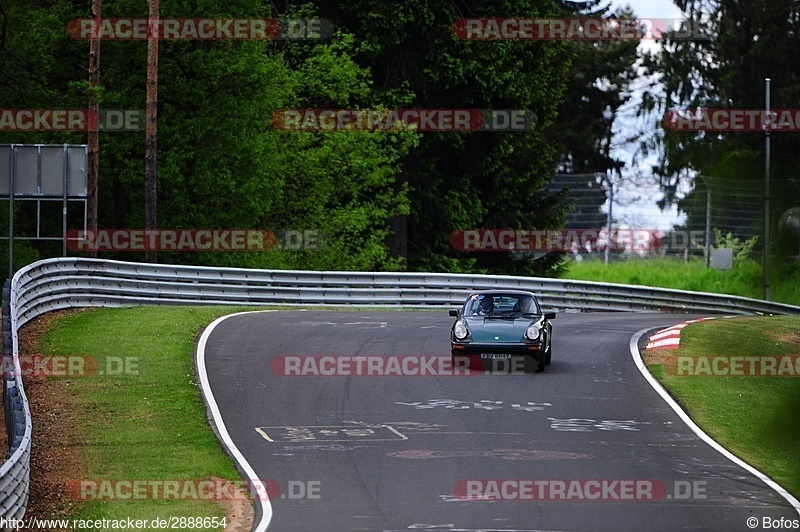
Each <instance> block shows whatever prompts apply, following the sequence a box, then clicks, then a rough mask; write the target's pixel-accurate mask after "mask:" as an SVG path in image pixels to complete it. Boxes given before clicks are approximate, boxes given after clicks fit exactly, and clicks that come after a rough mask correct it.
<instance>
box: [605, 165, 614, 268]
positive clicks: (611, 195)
mask: <svg viewBox="0 0 800 532" xmlns="http://www.w3.org/2000/svg"><path fill="white" fill-rule="evenodd" d="M603 177H604V178H605V180H606V182H607V183H608V219H607V220H606V230H607V231H608V237H607V238H608V242H607V243H606V265H608V256H609V253H610V251H609V250H610V249H611V221H612V220H613V210H614V185H613V184H612V183H611V178H609V177H608V172H606V174H604V176H603Z"/></svg>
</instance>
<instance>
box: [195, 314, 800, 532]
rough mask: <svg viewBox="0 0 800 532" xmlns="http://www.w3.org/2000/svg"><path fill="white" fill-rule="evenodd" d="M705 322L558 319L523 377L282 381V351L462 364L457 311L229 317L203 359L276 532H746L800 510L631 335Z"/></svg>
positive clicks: (655, 317)
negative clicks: (677, 401)
mask: <svg viewBox="0 0 800 532" xmlns="http://www.w3.org/2000/svg"><path fill="white" fill-rule="evenodd" d="M691 318H692V316H687V315H661V314H620V313H608V314H606V313H595V314H564V313H562V314H559V316H558V318H557V319H556V320H554V322H553V329H554V331H553V363H552V365H550V366H548V367H547V369H546V370H545V371H544V372H543V373H535V374H526V375H506V374H492V375H484V374H481V375H477V376H462V375H457V376H452V375H443V376H283V375H280V373H281V370H279V369H278V368H285V363H286V360H287V359H283V358H279V359H278V361H277V362H275V361H274V359H275V357H286V356H288V357H292V356H295V355H338V356H351V357H352V356H355V355H365V356H366V355H392V356H397V355H405V356H408V355H425V356H436V357H449V333H448V331H449V328H450V325H451V324H452V318H450V317H448V315H447V311H446V310H443V311H438V312H431V311H425V312H408V311H406V312H396V311H385V312H381V311H372V310H364V311H280V312H266V313H251V314H245V315H240V316H233V317H230V318H228V319H226V320H224V321H222V322H221V323H219V324H218V325H217V326H216V328H214V330H213V331H212V333H211V334H210V336H209V337H208V341H207V344H206V345H205V356H204V358H205V366H206V368H207V373H208V380H209V385H210V389H211V390H212V391H213V395H214V399H215V401H216V403H217V405H218V406H219V411H220V413H221V416H222V419H224V422H225V425H226V427H227V431H228V433H229V434H230V437H231V439H232V440H233V442H234V443H235V445H236V447H237V448H238V449H239V451H241V453H242V454H243V456H244V457H245V458H246V460H247V462H249V464H250V466H252V468H253V470H254V471H255V473H256V475H257V477H258V478H260V479H265V480H267V479H268V480H269V481H270V485H272V486H277V487H278V488H279V490H280V494H279V495H277V494H274V493H273V494H274V495H275V496H274V500H272V501H271V509H272V516H271V521H270V524H269V530H270V531H278V532H281V531H298V532H299V531H303V532H307V531H353V530H378V531H389V530H391V531H395V530H397V531H401V530H402V531H407V530H436V531H451V532H452V531H478V530H482V531H511V530H514V531H523V530H575V531H577V530H720V531H732V530H751V528H750V527H748V524H747V519H748V518H752V517H755V518H756V519H758V527H757V529H759V530H761V529H762V527H761V524H762V521H761V520H762V518H763V517H769V518H772V519H780V518H781V517H783V518H785V519H790V520H797V519H800V516H798V513H797V511H796V510H794V509H793V508H792V506H791V505H790V504H789V503H788V502H787V501H786V500H785V499H783V498H782V497H781V496H780V495H779V494H778V493H776V492H775V491H773V490H772V489H770V488H769V487H768V486H767V485H766V484H765V483H764V482H762V481H761V480H759V479H758V478H756V477H755V476H753V475H752V474H750V473H749V472H748V471H746V470H745V469H743V468H741V467H739V466H738V465H736V464H735V463H733V462H731V461H730V460H728V459H726V458H725V457H724V456H723V455H721V454H720V453H719V452H717V451H716V450H714V449H713V448H712V447H711V446H709V445H708V444H706V443H705V442H703V441H702V440H701V439H700V438H699V437H698V436H696V435H695V434H694V433H693V432H692V431H691V430H690V429H689V428H688V427H687V426H686V425H685V424H684V423H683V422H682V421H681V419H680V418H679V417H678V415H676V413H675V412H673V411H672V409H671V408H670V407H669V406H668V405H667V404H666V403H665V402H664V400H663V399H662V398H661V397H660V396H659V395H658V394H657V393H656V392H655V391H654V390H653V389H652V388H651V386H650V385H649V384H648V383H647V381H646V380H645V378H644V377H643V376H642V375H641V373H640V372H639V370H638V369H637V368H636V365H635V363H634V361H633V359H632V357H631V353H630V349H629V342H630V339H631V336H632V335H633V334H634V333H635V332H637V331H639V330H641V329H645V328H656V327H665V326H669V325H672V324H675V323H679V322H681V321H684V320H686V319H691ZM382 360H384V361H385V359H382ZM328 369H331V368H328ZM493 481H496V482H493ZM520 490H521V491H520ZM520 492H521V493H522V496H521V497H520V496H519V494H520ZM481 496H484V499H483V500H481V499H480V497H481ZM566 496H569V497H570V498H571V499H572V500H563V499H564V498H565V497H566ZM468 497H469V498H468ZM497 498H500V499H503V500H493V499H497ZM534 499H535V500H534ZM259 513H260V512H259ZM257 517H259V516H257Z"/></svg>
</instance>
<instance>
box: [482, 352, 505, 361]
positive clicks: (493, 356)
mask: <svg viewBox="0 0 800 532" xmlns="http://www.w3.org/2000/svg"><path fill="white" fill-rule="evenodd" d="M481 358H490V359H500V360H507V359H509V358H511V354H510V353H481Z"/></svg>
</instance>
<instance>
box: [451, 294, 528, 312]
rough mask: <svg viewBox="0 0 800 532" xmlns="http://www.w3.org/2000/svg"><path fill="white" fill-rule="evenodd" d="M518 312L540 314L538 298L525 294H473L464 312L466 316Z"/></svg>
mask: <svg viewBox="0 0 800 532" xmlns="http://www.w3.org/2000/svg"><path fill="white" fill-rule="evenodd" d="M516 314H520V315H521V314H539V306H538V304H537V302H536V300H535V299H534V298H533V297H532V296H529V295H524V294H473V295H471V296H470V298H469V301H468V302H467V305H466V309H465V312H464V315H466V316H489V315H506V316H512V315H516Z"/></svg>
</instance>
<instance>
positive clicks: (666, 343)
mask: <svg viewBox="0 0 800 532" xmlns="http://www.w3.org/2000/svg"><path fill="white" fill-rule="evenodd" d="M713 319H714V318H700V319H697V320H689V321H684V322H683V323H679V324H677V325H673V326H672V327H667V328H666V329H661V330H660V331H658V332H657V333H656V334H654V335H653V336H651V337H650V338H649V339H648V341H647V346H645V349H677V348H678V346H680V344H681V329H683V328H684V327H686V326H687V325H689V324H690V323H697V322H698V321H706V320H713Z"/></svg>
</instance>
